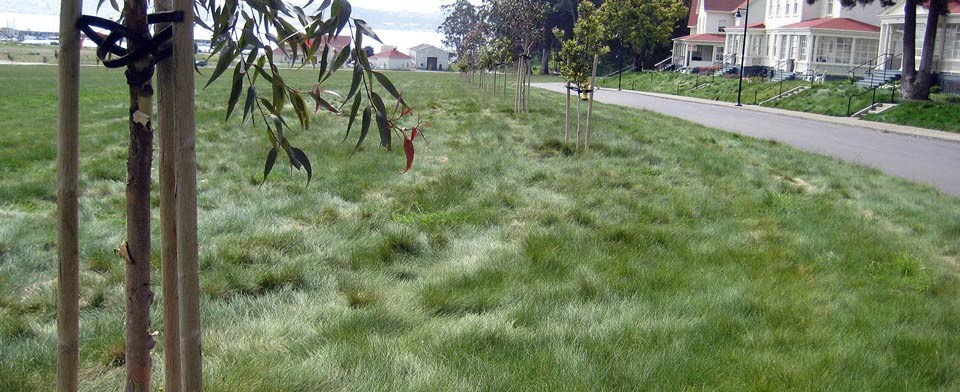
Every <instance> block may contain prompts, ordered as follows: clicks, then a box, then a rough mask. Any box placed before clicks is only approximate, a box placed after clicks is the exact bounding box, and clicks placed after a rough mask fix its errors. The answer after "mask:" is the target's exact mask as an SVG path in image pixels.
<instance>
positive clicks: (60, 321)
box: [57, 0, 83, 392]
mask: <svg viewBox="0 0 960 392" xmlns="http://www.w3.org/2000/svg"><path fill="white" fill-rule="evenodd" d="M81 9H83V1H82V0H63V1H62V2H61V3H60V58H59V65H58V79H57V80H58V84H59V86H58V91H59V93H60V100H59V102H58V105H57V111H58V113H57V117H58V121H57V259H58V264H59V271H58V278H57V391H58V392H75V391H76V390H77V389H78V387H79V385H78V383H79V368H78V364H77V362H78V358H79V349H80V259H79V254H80V250H79V249H80V245H79V233H80V218H79V212H78V211H79V209H78V194H79V165H80V160H79V147H78V140H79V135H78V133H79V132H78V129H79V125H80V31H79V30H78V29H77V20H78V19H80V11H81Z"/></svg>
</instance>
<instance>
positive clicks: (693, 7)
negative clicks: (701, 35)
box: [687, 0, 700, 27]
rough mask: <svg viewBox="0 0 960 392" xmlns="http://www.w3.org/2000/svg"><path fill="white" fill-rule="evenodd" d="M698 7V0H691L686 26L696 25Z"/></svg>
mask: <svg viewBox="0 0 960 392" xmlns="http://www.w3.org/2000/svg"><path fill="white" fill-rule="evenodd" d="M699 9H700V0H693V1H691V2H690V15H688V16H687V27H694V26H696V25H697V18H699V14H698V13H697V10H699Z"/></svg>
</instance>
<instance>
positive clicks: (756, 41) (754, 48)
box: [750, 36, 763, 56]
mask: <svg viewBox="0 0 960 392" xmlns="http://www.w3.org/2000/svg"><path fill="white" fill-rule="evenodd" d="M762 50H763V36H753V37H752V38H750V55H751V56H760V54H761V53H763V52H762Z"/></svg>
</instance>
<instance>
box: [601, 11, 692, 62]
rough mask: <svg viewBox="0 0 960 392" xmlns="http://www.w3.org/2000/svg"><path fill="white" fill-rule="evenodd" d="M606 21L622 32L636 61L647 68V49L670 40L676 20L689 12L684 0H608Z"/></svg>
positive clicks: (614, 31) (621, 37)
mask: <svg viewBox="0 0 960 392" xmlns="http://www.w3.org/2000/svg"><path fill="white" fill-rule="evenodd" d="M600 13H601V15H602V17H601V19H602V20H603V23H604V25H605V26H606V29H607V31H609V32H610V33H611V34H616V33H619V34H620V39H621V40H622V41H623V44H624V45H625V46H627V47H629V48H630V50H631V52H633V55H634V57H633V65H634V67H635V68H636V69H643V61H644V59H646V57H647V53H648V52H649V51H652V50H653V49H654V48H656V47H658V46H662V45H663V44H664V43H669V42H670V37H671V35H672V34H673V29H674V24H675V22H676V21H677V20H678V19H680V18H683V17H684V16H686V15H687V7H686V6H684V5H683V2H682V1H681V0H607V1H605V2H604V3H603V5H601V6H600Z"/></svg>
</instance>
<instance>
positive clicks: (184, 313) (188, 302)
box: [173, 0, 203, 392]
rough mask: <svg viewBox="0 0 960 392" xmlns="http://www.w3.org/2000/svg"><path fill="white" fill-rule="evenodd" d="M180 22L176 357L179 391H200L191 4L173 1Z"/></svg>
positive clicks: (176, 35)
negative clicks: (180, 380) (179, 368)
mask: <svg viewBox="0 0 960 392" xmlns="http://www.w3.org/2000/svg"><path fill="white" fill-rule="evenodd" d="M174 7H175V9H176V10H178V11H181V12H183V22H181V23H178V24H177V26H175V27H174V32H173V43H174V47H173V59H174V61H175V62H176V63H175V66H176V68H177V72H176V74H175V75H176V77H175V79H174V83H175V84H176V89H175V90H174V92H175V93H177V94H179V95H178V96H177V112H176V113H177V116H176V121H177V124H176V126H177V135H178V136H179V138H180V140H179V142H180V143H179V145H178V146H177V156H176V162H177V167H176V170H177V192H178V194H177V260H178V261H179V263H180V266H179V267H180V279H179V283H180V352H181V354H180V358H181V366H182V371H183V390H184V391H186V392H196V391H200V390H202V389H203V360H202V359H203V358H202V351H201V346H200V342H201V337H202V336H201V333H200V269H199V265H198V263H197V262H198V259H199V240H198V237H197V152H196V120H195V106H194V101H195V97H194V91H195V88H196V86H195V83H196V81H195V80H194V73H193V56H194V53H193V45H192V43H193V30H194V26H193V23H194V22H193V21H194V13H193V12H194V8H193V0H175V2H174Z"/></svg>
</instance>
